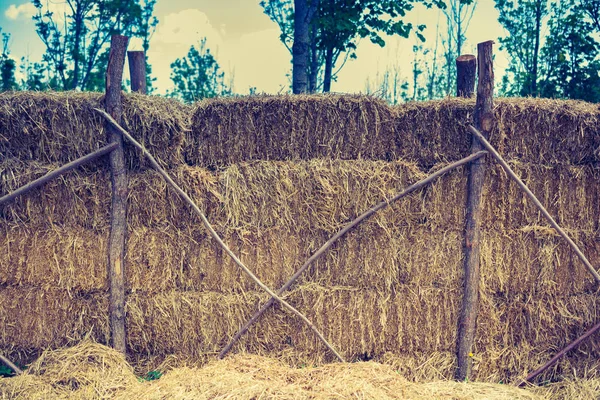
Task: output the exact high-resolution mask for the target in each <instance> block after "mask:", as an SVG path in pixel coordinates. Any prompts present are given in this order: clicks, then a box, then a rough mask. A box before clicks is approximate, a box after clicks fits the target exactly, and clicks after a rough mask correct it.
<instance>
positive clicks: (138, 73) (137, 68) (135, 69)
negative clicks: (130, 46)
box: [127, 51, 147, 94]
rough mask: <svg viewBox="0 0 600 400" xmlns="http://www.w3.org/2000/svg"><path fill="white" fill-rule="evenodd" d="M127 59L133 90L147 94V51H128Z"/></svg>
mask: <svg viewBox="0 0 600 400" xmlns="http://www.w3.org/2000/svg"><path fill="white" fill-rule="evenodd" d="M127 59H128V61H129V77H130V80H131V91H132V92H136V93H141V94H146V93H147V87H146V53H144V52H143V51H128V52H127Z"/></svg>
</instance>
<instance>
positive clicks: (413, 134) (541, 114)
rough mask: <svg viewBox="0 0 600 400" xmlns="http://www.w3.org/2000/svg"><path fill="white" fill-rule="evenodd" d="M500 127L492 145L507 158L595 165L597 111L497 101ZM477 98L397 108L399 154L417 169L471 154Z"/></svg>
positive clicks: (565, 103) (599, 143)
mask: <svg viewBox="0 0 600 400" xmlns="http://www.w3.org/2000/svg"><path fill="white" fill-rule="evenodd" d="M494 104H495V107H494V111H495V117H496V125H495V127H494V129H493V130H492V132H491V133H490V141H491V143H492V145H493V146H495V147H496V148H497V149H498V151H499V152H500V154H502V155H503V156H504V157H505V158H507V159H509V160H520V161H525V162H526V161H530V160H535V162H539V163H541V164H548V165H555V164H572V165H573V164H574V165H579V164H586V163H597V162H598V161H599V160H600V158H599V156H600V154H599V153H598V149H599V148H600V134H599V128H600V126H599V120H598V108H597V107H596V106H595V105H594V104H590V103H585V102H581V101H572V100H552V99H533V98H498V99H494ZM474 108H475V99H463V98H446V99H443V100H436V101H428V102H411V103H406V104H401V105H398V106H395V107H394V109H395V111H396V112H397V114H398V117H397V119H396V125H395V130H396V137H397V138H405V137H408V138H410V140H408V141H403V140H398V139H397V140H396V144H397V146H398V150H397V154H399V155H401V156H402V157H403V158H406V159H408V160H413V161H415V162H417V163H418V164H419V165H423V166H428V165H432V164H433V163H436V162H440V161H445V160H453V159H458V158H461V157H465V156H466V155H467V154H469V151H470V146H471V134H470V133H469V131H468V130H467V126H468V124H472V121H473V112H474Z"/></svg>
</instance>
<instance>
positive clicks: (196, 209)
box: [95, 108, 344, 362]
mask: <svg viewBox="0 0 600 400" xmlns="http://www.w3.org/2000/svg"><path fill="white" fill-rule="evenodd" d="M95 110H96V111H98V112H99V113H100V114H101V115H102V116H104V118H105V119H106V120H107V121H108V122H109V123H110V124H112V126H113V127H114V128H115V129H116V130H117V131H118V132H120V133H121V134H122V135H123V136H125V138H126V139H127V140H128V141H129V142H130V143H131V144H133V145H134V146H135V147H136V148H137V149H138V150H140V151H141V152H142V153H143V154H144V156H146V158H147V159H148V160H149V161H150V164H152V166H153V167H154V168H155V169H156V170H157V171H158V173H159V174H160V175H161V176H162V177H163V179H164V180H165V181H166V182H167V183H168V184H169V185H170V186H171V187H172V188H173V189H175V191H176V192H177V194H179V196H181V198H182V199H183V200H184V201H185V202H186V203H187V204H188V205H189V206H190V207H191V208H192V210H193V211H194V212H195V213H196V215H198V216H199V217H200V219H201V220H202V224H203V225H204V227H205V228H206V229H207V230H208V232H209V233H210V235H211V236H212V238H213V239H214V240H215V241H216V242H217V243H218V244H219V246H220V247H221V248H222V249H223V250H224V251H225V252H226V253H227V255H229V257H231V259H232V260H233V261H234V262H235V263H236V264H237V265H238V267H240V268H241V269H242V270H243V271H244V272H245V273H246V274H247V275H248V276H249V277H250V279H252V280H253V281H254V282H255V283H256V284H257V285H258V286H260V288H261V289H263V290H264V291H265V292H267V293H268V294H269V295H270V296H271V297H274V298H275V299H276V300H277V301H278V302H279V303H280V304H281V305H282V306H284V307H285V308H287V309H288V310H289V311H291V312H292V313H293V314H294V315H296V316H298V317H299V318H300V319H301V320H302V321H304V323H305V324H306V325H308V327H309V328H310V329H312V331H313V332H314V333H315V334H316V335H317V337H318V338H319V339H320V340H321V341H322V342H323V344H325V346H326V347H327V348H328V349H329V350H330V351H331V352H332V353H333V354H334V355H335V356H336V357H337V358H338V359H339V360H340V361H341V362H344V358H343V357H342V356H341V355H340V354H339V353H338V352H337V351H336V350H335V349H334V348H333V346H331V345H330V344H329V342H328V341H327V340H326V339H325V337H324V336H323V335H322V334H321V332H319V331H318V330H317V328H316V327H315V326H314V325H313V324H312V322H310V321H309V320H308V318H306V316H305V315H304V314H302V313H301V312H300V311H298V310H297V309H296V308H294V307H293V306H292V305H291V304H289V303H288V302H287V301H285V300H283V299H282V298H281V297H279V296H278V295H277V294H275V292H273V291H272V290H271V289H269V287H268V286H267V285H265V284H264V283H262V282H261V281H260V279H258V278H257V277H256V275H254V274H253V273H252V271H250V269H248V267H246V266H245V265H244V263H243V262H242V261H241V260H240V259H239V258H238V257H237V256H236V255H235V253H234V252H233V251H231V249H230V248H229V246H227V245H226V244H225V242H223V240H222V239H221V237H220V236H219V234H218V233H217V232H216V231H215V230H214V228H213V227H212V225H211V223H210V222H209V221H208V219H207V218H206V216H205V215H204V213H203V212H202V211H201V210H200V208H199V207H198V206H197V205H196V203H194V201H193V200H192V199H191V198H190V196H188V195H187V193H185V192H184V191H183V189H181V187H179V185H177V183H175V181H173V179H172V178H171V176H170V175H169V174H168V173H167V171H165V170H164V169H163V168H162V167H161V166H160V165H158V162H157V161H156V159H155V158H154V157H153V156H152V154H150V152H149V151H148V150H146V149H145V148H144V146H142V145H141V144H140V143H139V142H138V141H137V140H135V139H134V138H133V137H132V136H131V135H130V134H129V132H127V131H126V130H125V129H123V127H122V126H120V125H119V124H118V123H117V122H116V121H115V120H114V119H113V118H112V117H111V116H110V115H109V114H107V113H106V112H105V111H102V110H100V109H98V108H95Z"/></svg>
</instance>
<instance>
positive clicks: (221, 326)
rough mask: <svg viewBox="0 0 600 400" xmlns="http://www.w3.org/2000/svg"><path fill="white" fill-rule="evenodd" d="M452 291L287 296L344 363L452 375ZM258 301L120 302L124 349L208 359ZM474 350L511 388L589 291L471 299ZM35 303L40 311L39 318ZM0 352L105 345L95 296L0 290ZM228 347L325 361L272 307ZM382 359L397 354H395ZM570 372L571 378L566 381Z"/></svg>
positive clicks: (554, 374)
mask: <svg viewBox="0 0 600 400" xmlns="http://www.w3.org/2000/svg"><path fill="white" fill-rule="evenodd" d="M460 292H461V289H460V288H459V287H458V288H456V289H454V290H449V289H448V288H443V289H442V288H435V287H418V286H414V285H404V286H400V287H396V288H395V289H394V290H393V291H388V292H384V291H376V290H370V291H369V290H364V289H357V288H353V287H321V286H317V285H302V286H299V287H297V288H296V289H294V290H293V291H292V293H290V294H289V295H288V296H287V300H288V301H289V302H290V303H291V304H294V305H295V306H297V307H298V309H299V310H300V311H302V312H304V313H306V315H307V317H308V318H309V319H311V320H312V321H313V322H314V323H315V324H316V326H318V327H319V328H320V329H321V331H322V332H323V334H324V336H325V337H326V338H327V339H328V340H329V341H330V342H331V343H333V344H334V346H335V347H336V348H337V349H338V350H339V351H340V352H341V353H342V354H343V355H344V357H345V358H346V359H348V360H364V359H371V358H372V359H374V360H377V361H386V362H389V363H391V364H392V365H395V366H396V368H398V369H400V370H401V371H403V374H404V375H405V376H406V377H407V378H409V379H412V380H432V379H451V378H452V376H453V370H454V368H453V362H454V361H453V354H454V350H455V342H456V328H455V325H456V318H457V316H458V312H459V307H460V304H459V296H458V293H460ZM264 301H266V296H265V295H264V294H262V293H259V292H256V291H252V292H245V293H219V292H191V291H190V292H168V293H160V294H143V293H135V294H131V295H130V296H128V301H127V306H126V310H127V329H128V348H129V349H130V350H131V351H132V352H133V353H134V354H137V357H138V358H152V357H162V358H164V357H167V356H169V355H171V354H174V355H176V356H177V357H183V358H184V359H191V360H197V361H198V360H203V362H204V361H206V360H207V359H210V358H214V357H216V354H217V353H218V351H219V350H220V349H221V347H222V346H223V345H225V343H226V342H227V341H228V339H229V338H230V337H232V336H233V334H234V333H235V332H236V331H237V329H238V328H239V326H240V325H241V324H242V323H243V322H245V321H246V320H247V319H248V318H249V317H250V315H251V314H252V313H253V312H254V311H255V310H256V309H257V308H258V307H259V304H261V303H263V302H264ZM481 301H482V309H481V313H480V316H479V324H478V334H477V337H476V343H475V350H474V361H475V362H474V373H475V379H477V380H479V381H484V382H494V381H495V382H499V381H502V382H517V381H519V379H522V377H523V376H525V375H526V374H527V373H528V372H531V371H532V370H534V369H535V368H537V367H539V366H540V365H541V364H543V363H544V362H545V361H547V360H548V359H550V358H551V357H552V356H553V355H554V354H555V353H556V351H557V350H558V349H560V348H562V347H564V346H566V345H567V344H568V343H569V342H571V341H572V340H574V339H575V338H577V337H578V336H580V335H581V334H583V331H584V330H585V329H587V328H589V327H590V326H592V325H593V324H594V323H595V322H596V316H597V315H598V313H599V312H600V311H599V310H600V302H599V301H598V299H597V296H595V295H593V294H584V295H578V296H555V295H554V296H544V297H541V298H536V297H534V296H533V295H531V294H529V295H521V296H511V297H502V296H498V295H496V296H494V295H490V294H488V293H482V300H481ZM42 306H43V312H42V311H40V310H41V307H42ZM0 312H1V313H0V322H1V324H2V325H1V326H3V330H2V331H0V349H2V351H3V352H4V353H5V354H7V355H8V356H9V357H11V358H12V359H14V360H16V361H17V362H20V363H25V362H28V361H30V360H31V358H32V357H33V356H35V354H36V352H37V351H39V350H40V349H54V348H59V347H62V346H64V345H66V344H69V343H76V342H78V341H79V340H81V339H83V338H85V337H86V335H88V334H90V332H91V335H92V337H93V338H94V339H95V340H96V341H99V342H101V343H107V340H108V332H107V326H108V315H107V307H106V295H105V294H104V293H97V294H89V295H88V296H87V297H83V296H81V295H79V296H69V294H68V293H65V292H64V291H59V290H52V291H45V292H41V291H35V290H31V289H2V291H0ZM236 351H242V352H245V351H247V352H250V353H253V354H259V355H265V356H269V357H278V358H279V359H280V360H282V361H283V362H286V363H288V364H290V365H296V366H299V365H303V364H305V365H322V364H323V363H326V362H329V361H332V356H331V355H330V354H328V353H327V352H326V349H325V348H324V347H323V346H322V344H321V343H320V342H319V341H318V339H316V338H315V336H314V334H313V333H312V331H310V330H309V329H308V328H306V327H305V326H304V325H303V324H302V323H301V322H300V321H298V320H297V319H296V318H294V317H293V316H291V315H289V314H287V313H286V312H285V311H282V310H280V309H279V310H277V311H275V310H271V311H269V312H268V313H267V315H266V316H265V317H264V318H263V320H262V321H261V322H260V324H259V325H258V326H255V327H254V328H252V329H251V330H250V332H249V334H248V335H247V336H246V337H245V338H244V339H243V340H242V342H241V343H239V344H238V345H237V349H236ZM390 354H392V355H396V358H394V357H391V356H390ZM599 355H600V347H599V344H598V343H597V342H596V341H593V340H592V341H590V342H587V343H586V344H584V345H582V346H581V347H580V348H579V349H578V350H576V351H574V352H572V353H571V354H569V355H568V356H567V357H566V358H564V359H563V360H561V362H559V363H558V364H557V365H556V366H555V367H554V368H552V369H550V370H549V371H548V372H546V373H545V374H543V376H541V377H540V378H539V379H540V382H543V381H545V380H557V379H563V378H569V377H573V376H582V375H584V374H588V373H593V371H595V370H597V366H598V362H597V359H598V356H599ZM574 374H576V375H574Z"/></svg>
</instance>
